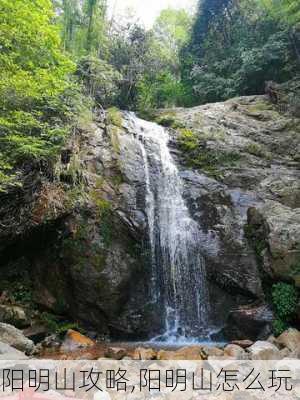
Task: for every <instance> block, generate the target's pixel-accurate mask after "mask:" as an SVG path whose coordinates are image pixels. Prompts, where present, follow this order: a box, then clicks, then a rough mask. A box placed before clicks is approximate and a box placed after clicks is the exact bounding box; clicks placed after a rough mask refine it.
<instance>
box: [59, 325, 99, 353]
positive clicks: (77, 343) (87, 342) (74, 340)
mask: <svg viewBox="0 0 300 400" xmlns="http://www.w3.org/2000/svg"><path fill="white" fill-rule="evenodd" d="M94 345H95V342H94V341H93V340H92V339H90V338H88V337H86V336H84V335H82V334H81V333H79V332H77V331H74V330H73V329H69V330H68V331H67V333H66V336H65V339H64V341H63V343H62V345H61V347H60V349H61V350H62V351H74V350H78V349H81V348H84V347H90V346H94Z"/></svg>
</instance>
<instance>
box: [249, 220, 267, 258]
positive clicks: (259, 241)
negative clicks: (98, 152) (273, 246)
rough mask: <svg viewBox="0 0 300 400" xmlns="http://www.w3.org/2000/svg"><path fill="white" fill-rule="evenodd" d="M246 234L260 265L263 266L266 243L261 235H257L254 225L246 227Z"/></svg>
mask: <svg viewBox="0 0 300 400" xmlns="http://www.w3.org/2000/svg"><path fill="white" fill-rule="evenodd" d="M244 233H245V236H246V238H247V239H248V240H249V241H250V242H251V244H252V247H253V249H254V251H255V254H256V257H257V259H258V261H259V264H260V265H261V263H262V257H263V255H262V253H263V251H264V250H265V248H266V247H267V243H266V241H265V240H264V239H263V238H260V237H259V236H260V235H258V234H257V230H256V227H255V226H253V225H249V224H246V225H245V226H244Z"/></svg>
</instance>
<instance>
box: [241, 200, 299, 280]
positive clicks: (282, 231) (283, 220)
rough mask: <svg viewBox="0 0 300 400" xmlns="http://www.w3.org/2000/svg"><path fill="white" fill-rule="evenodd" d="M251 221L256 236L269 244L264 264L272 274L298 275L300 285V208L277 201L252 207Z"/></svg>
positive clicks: (278, 276)
mask: <svg viewBox="0 0 300 400" xmlns="http://www.w3.org/2000/svg"><path fill="white" fill-rule="evenodd" d="M248 223H249V226H250V227H252V229H253V230H255V232H254V240H257V241H258V240H260V242H261V243H264V244H265V250H264V252H263V253H262V254H263V268H264V270H265V271H266V273H268V274H269V275H270V276H271V277H272V278H277V279H278V278H279V279H285V280H286V279H288V280H290V279H294V281H295V284H296V285H297V286H299V287H300V274H299V271H298V270H297V268H296V266H297V264H298V262H299V259H300V258H299V257H300V208H295V209H291V208H289V207H287V206H283V205H282V204H280V203H278V202H274V201H267V202H266V203H265V204H264V205H263V206H261V207H260V208H257V209H256V208H254V209H251V210H250V212H249V213H248Z"/></svg>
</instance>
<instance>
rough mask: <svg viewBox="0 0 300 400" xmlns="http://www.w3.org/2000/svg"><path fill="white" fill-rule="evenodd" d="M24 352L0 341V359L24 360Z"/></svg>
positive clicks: (25, 357)
mask: <svg viewBox="0 0 300 400" xmlns="http://www.w3.org/2000/svg"><path fill="white" fill-rule="evenodd" d="M26 359H28V357H27V356H26V355H25V353H22V352H21V351H19V350H16V349H15V348H13V347H12V346H10V345H8V344H7V343H3V342H0V360H26Z"/></svg>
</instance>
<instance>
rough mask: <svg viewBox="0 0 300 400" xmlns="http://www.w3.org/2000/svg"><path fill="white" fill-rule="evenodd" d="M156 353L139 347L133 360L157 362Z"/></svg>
mask: <svg viewBox="0 0 300 400" xmlns="http://www.w3.org/2000/svg"><path fill="white" fill-rule="evenodd" d="M156 355H157V353H156V351H154V350H153V349H145V348H143V347H138V348H137V349H135V350H134V353H133V359H134V360H155V358H156Z"/></svg>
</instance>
